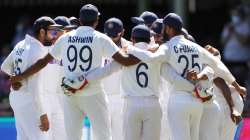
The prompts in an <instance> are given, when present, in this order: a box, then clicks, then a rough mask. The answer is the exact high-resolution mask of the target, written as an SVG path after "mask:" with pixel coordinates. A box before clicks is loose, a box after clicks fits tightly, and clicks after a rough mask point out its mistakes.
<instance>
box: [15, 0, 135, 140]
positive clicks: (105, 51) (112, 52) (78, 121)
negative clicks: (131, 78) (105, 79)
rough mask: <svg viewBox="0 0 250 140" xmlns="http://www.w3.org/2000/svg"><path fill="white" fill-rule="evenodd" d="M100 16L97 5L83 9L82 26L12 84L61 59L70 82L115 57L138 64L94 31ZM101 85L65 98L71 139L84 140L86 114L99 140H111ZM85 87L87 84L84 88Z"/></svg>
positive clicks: (128, 62)
mask: <svg viewBox="0 0 250 140" xmlns="http://www.w3.org/2000/svg"><path fill="white" fill-rule="evenodd" d="M99 15H100V13H99V11H98V9H97V8H96V6H94V5H92V4H86V5H84V6H83V7H82V8H81V9H80V22H81V25H82V26H80V27H78V28H77V29H76V30H73V31H71V32H68V33H66V34H64V35H62V36H61V37H60V38H59V39H58V40H57V41H56V42H55V44H54V47H53V49H52V50H51V51H50V52H49V53H48V54H47V55H46V56H45V57H44V58H42V59H40V60H38V61H37V62H36V64H34V65H32V66H31V67H30V68H29V69H27V70H26V71H24V72H23V73H21V74H20V75H17V76H13V77H12V78H11V81H12V82H13V83H14V82H17V81H22V80H24V79H26V78H27V77H29V76H31V75H33V74H34V73H36V72H38V71H39V70H41V69H42V68H43V67H45V66H46V65H47V64H48V63H49V62H50V61H52V60H53V59H56V60H58V61H60V60H62V64H63V68H64V76H65V78H67V79H74V78H76V77H78V76H80V75H82V74H84V73H87V72H89V71H91V70H93V69H95V68H97V67H100V66H101V64H102V58H103V57H109V58H111V57H112V58H113V59H114V60H115V61H117V62H119V63H120V64H123V65H126V66H129V65H133V64H136V63H138V62H139V61H140V60H139V59H137V58H136V57H133V56H132V55H129V56H128V57H126V56H123V55H122V54H121V53H120V52H119V48H118V47H117V46H116V45H115V43H113V41H112V40H111V39H110V38H109V37H108V36H106V35H104V34H102V33H100V32H98V31H96V30H95V28H96V26H97V25H98V19H99ZM100 82H101V81H96V82H95V83H94V84H92V85H89V86H88V87H86V88H85V89H84V90H79V91H78V92H76V93H75V94H74V95H72V96H68V97H67V98H66V100H65V127H66V132H67V137H68V140H80V139H81V136H82V127H83V126H82V120H83V113H85V114H86V115H87V116H88V117H89V119H90V123H91V126H92V129H93V134H94V138H95V139H96V140H110V139H111V134H110V119H109V115H108V114H109V112H108V108H107V104H106V100H105V97H104V94H103V90H102V88H101V83H100ZM86 84H87V83H84V84H83V85H82V87H84V86H85V85H86ZM66 107H67V108H66Z"/></svg>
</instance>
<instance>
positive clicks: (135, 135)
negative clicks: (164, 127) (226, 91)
mask: <svg viewBox="0 0 250 140" xmlns="http://www.w3.org/2000/svg"><path fill="white" fill-rule="evenodd" d="M131 34H132V35H131V38H132V42H133V44H134V47H137V48H139V49H143V50H147V49H149V48H150V45H149V43H150V29H149V28H148V27H147V26H145V25H138V26H136V27H134V28H133V30H132V33H131ZM169 69H170V68H169V67H168V65H166V64H163V65H162V63H161V62H160V61H159V62H153V63H144V62H141V63H139V64H137V65H134V66H130V67H123V69H122V78H121V94H122V96H123V98H124V105H123V133H124V135H123V136H124V139H125V140H139V139H143V140H159V139H160V132H161V118H162V111H161V107H160V103H159V98H158V97H159V92H160V91H159V85H160V82H161V79H160V76H161V75H162V76H164V78H165V79H168V80H169V81H171V83H177V82H179V81H178V80H177V79H178V77H177V76H179V75H177V76H174V77H175V78H172V80H171V78H170V77H172V76H173V75H174V74H175V73H172V74H168V73H169V72H168V71H169ZM169 78H170V79H169ZM179 78H182V77H181V76H179ZM173 79H175V80H176V81H174V80H173ZM180 81H183V82H187V81H185V79H183V78H182V79H181V80H180ZM177 85H181V86H182V87H185V88H186V87H187V86H185V84H182V83H178V84H177ZM186 85H188V86H189V87H190V88H191V90H193V88H194V86H193V85H192V84H191V83H187V84H186ZM185 88H183V89H185ZM186 89H187V88H186Z"/></svg>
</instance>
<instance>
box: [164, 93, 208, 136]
mask: <svg viewBox="0 0 250 140" xmlns="http://www.w3.org/2000/svg"><path fill="white" fill-rule="evenodd" d="M202 111H203V104H202V103H201V101H200V100H198V99H197V98H195V97H193V96H192V95H191V94H189V93H185V92H182V93H172V94H170V97H169V105H168V120H169V128H170V139H171V140H199V127H200V119H201V115H202Z"/></svg>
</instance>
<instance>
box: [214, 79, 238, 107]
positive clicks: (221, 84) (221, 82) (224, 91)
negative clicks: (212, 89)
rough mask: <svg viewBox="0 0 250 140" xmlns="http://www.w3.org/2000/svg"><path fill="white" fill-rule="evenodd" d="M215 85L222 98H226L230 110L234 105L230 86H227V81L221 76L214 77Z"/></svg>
mask: <svg viewBox="0 0 250 140" xmlns="http://www.w3.org/2000/svg"><path fill="white" fill-rule="evenodd" d="M214 83H215V85H216V86H217V87H218V88H219V89H220V90H221V91H222V94H223V96H224V98H225V99H226V102H227V104H228V106H229V108H230V110H231V111H232V108H233V107H234V103H233V99H232V96H231V91H230V88H229V87H228V85H227V83H226V82H225V81H224V80H223V79H222V78H216V79H214Z"/></svg>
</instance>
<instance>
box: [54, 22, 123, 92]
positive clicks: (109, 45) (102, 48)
mask: <svg viewBox="0 0 250 140" xmlns="http://www.w3.org/2000/svg"><path fill="white" fill-rule="evenodd" d="M118 50H119V48H118V47H117V46H116V45H115V44H114V43H113V41H112V40H111V39H110V38H109V37H108V36H106V35H104V34H102V33H100V32H98V31H95V30H94V29H93V28H91V27H87V26H81V27H79V28H78V29H76V30H74V31H71V32H69V33H67V34H64V35H63V36H61V37H60V38H59V39H58V40H57V41H56V43H55V45H54V48H53V49H52V50H51V51H50V54H51V55H52V56H53V57H54V58H55V59H58V60H62V64H63V67H64V74H65V77H66V78H69V79H74V78H76V77H79V76H80V75H83V74H86V73H88V72H89V71H91V70H93V69H95V68H97V67H100V66H101V64H102V58H103V57H107V58H111V57H112V56H113V55H114V54H115V53H116V52H117V51H118ZM80 92H81V91H80ZM98 92H101V85H100V81H97V82H96V83H93V84H91V85H89V86H88V87H86V89H84V94H79V95H89V94H95V93H98Z"/></svg>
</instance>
